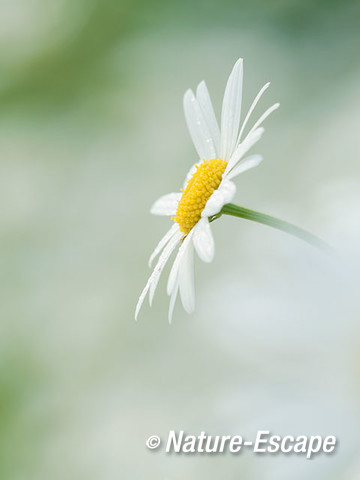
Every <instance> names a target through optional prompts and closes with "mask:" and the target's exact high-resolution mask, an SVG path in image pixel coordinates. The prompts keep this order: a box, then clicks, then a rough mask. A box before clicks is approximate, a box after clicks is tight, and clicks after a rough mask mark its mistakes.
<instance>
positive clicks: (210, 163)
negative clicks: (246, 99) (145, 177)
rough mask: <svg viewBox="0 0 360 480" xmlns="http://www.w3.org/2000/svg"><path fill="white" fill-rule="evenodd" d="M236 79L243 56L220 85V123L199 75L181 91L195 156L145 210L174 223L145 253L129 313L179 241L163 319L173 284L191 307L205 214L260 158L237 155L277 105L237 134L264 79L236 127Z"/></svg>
mask: <svg viewBox="0 0 360 480" xmlns="http://www.w3.org/2000/svg"><path fill="white" fill-rule="evenodd" d="M242 84H243V60H242V59H241V58H240V59H239V60H238V61H237V62H236V63H235V65H234V68H233V70H232V72H231V74H230V76H229V79H228V82H227V85H226V88H225V93H224V99H223V104H222V111H221V125H220V127H219V125H218V122H217V120H216V117H215V113H214V109H213V106H212V103H211V100H210V96H209V92H208V90H207V87H206V84H205V82H204V81H202V82H201V83H200V84H199V85H198V87H197V89H196V95H195V94H194V93H193V92H192V90H188V91H187V92H186V93H185V95H184V111H185V118H186V123H187V126H188V129H189V132H190V136H191V138H192V140H193V143H194V146H195V149H196V151H197V154H198V158H199V161H198V163H196V164H195V165H194V166H193V167H192V168H191V169H190V171H189V173H188V175H187V177H186V180H185V184H184V189H182V191H181V192H180V193H169V194H168V195H164V196H162V197H160V198H159V199H158V200H157V201H156V202H155V203H154V205H153V206H152V208H151V213H153V214H155V215H167V216H170V217H171V220H172V221H173V222H174V223H173V225H172V227H171V228H170V230H169V231H168V232H167V233H166V234H165V236H164V237H163V238H162V239H161V240H160V242H159V244H158V245H157V247H156V248H155V250H154V252H153V253H152V255H151V257H150V261H149V265H150V266H151V264H152V262H153V260H154V259H155V258H156V257H157V256H158V255H159V254H160V257H159V260H158V262H157V264H156V266H155V268H154V270H153V273H152V274H151V276H150V278H149V280H148V282H147V284H146V285H145V288H144V290H143V291H142V293H141V295H140V298H139V301H138V304H137V306H136V312H135V318H137V315H138V313H139V310H140V308H141V305H142V303H143V301H144V299H145V297H146V295H147V293H148V292H149V301H150V305H151V303H152V300H153V297H154V293H155V290H156V287H157V285H158V282H159V279H160V276H161V273H162V271H163V269H164V267H165V265H166V263H167V261H168V259H169V258H170V256H171V254H172V253H173V251H174V250H175V249H176V248H177V247H178V246H179V245H180V247H179V249H178V252H177V255H176V258H175V261H174V263H173V266H172V268H171V271H170V275H169V279H168V284H167V293H168V295H170V308H169V321H170V322H171V318H172V314H173V310H174V305H175V301H176V297H177V294H178V291H179V290H180V296H181V301H182V304H183V306H184V309H185V310H186V311H187V312H188V313H191V312H192V311H193V310H194V308H195V289H194V262H193V255H194V249H195V250H196V253H197V254H198V255H199V257H200V258H201V259H202V260H203V261H204V262H211V261H212V259H213V257H214V252H215V245H214V240H213V236H212V233H211V229H210V224H209V219H210V218H211V217H213V216H214V215H216V214H218V213H219V212H220V211H221V209H222V208H223V206H224V205H226V204H227V203H229V202H231V200H232V199H233V197H234V195H235V192H236V187H235V184H234V183H233V181H232V179H233V178H235V177H236V176H237V175H239V174H240V173H243V172H245V171H246V170H249V169H250V168H253V167H256V166H257V165H259V164H260V163H261V161H262V157H261V156H260V155H252V156H249V157H247V158H243V157H244V155H245V154H246V153H247V152H248V151H249V150H250V148H251V147H252V146H253V145H254V144H255V143H256V142H257V141H258V140H260V138H261V136H262V134H263V132H264V129H263V128H262V127H260V125H261V124H262V122H263V121H264V120H265V118H266V117H268V115H270V113H271V112H273V111H274V110H276V109H277V108H278V106H279V104H278V103H277V104H275V105H273V106H272V107H270V108H269V109H268V110H266V112H265V113H264V114H263V115H262V116H261V117H260V118H259V120H258V121H257V122H255V124H254V126H253V127H252V128H251V129H250V131H249V132H248V133H247V135H246V136H245V138H244V139H243V140H242V136H243V133H244V130H245V127H246V125H247V123H248V120H249V118H250V115H251V113H252V111H253V110H254V108H255V106H256V104H257V103H258V101H259V99H260V97H261V96H262V94H263V93H264V91H265V90H266V89H267V88H268V86H269V83H267V84H266V85H264V87H263V88H262V89H261V90H260V92H259V93H258V95H257V96H256V98H255V100H254V101H253V103H252V105H251V107H250V109H249V111H248V113H247V115H246V116H245V119H244V121H243V123H242V125H241V127H240V117H241V100H242Z"/></svg>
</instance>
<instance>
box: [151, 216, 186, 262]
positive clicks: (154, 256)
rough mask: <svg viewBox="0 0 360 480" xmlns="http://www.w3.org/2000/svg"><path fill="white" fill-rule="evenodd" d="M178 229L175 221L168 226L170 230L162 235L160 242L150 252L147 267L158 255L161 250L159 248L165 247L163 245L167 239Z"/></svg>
mask: <svg viewBox="0 0 360 480" xmlns="http://www.w3.org/2000/svg"><path fill="white" fill-rule="evenodd" d="M178 229H179V225H178V224H177V223H174V225H173V226H172V227H171V228H170V230H168V231H167V232H166V233H165V235H164V236H163V238H162V239H161V240H160V242H159V243H158V244H157V246H156V248H155V250H154V251H153V253H152V254H151V256H150V258H149V267H151V264H152V262H153V260H154V259H155V258H156V257H157V256H158V255H159V253H160V252H161V250H162V249H163V248H164V247H165V245H166V244H167V243H168V241H169V240H170V238H171V237H172V236H173V235H175V232H176V231H177V230H178Z"/></svg>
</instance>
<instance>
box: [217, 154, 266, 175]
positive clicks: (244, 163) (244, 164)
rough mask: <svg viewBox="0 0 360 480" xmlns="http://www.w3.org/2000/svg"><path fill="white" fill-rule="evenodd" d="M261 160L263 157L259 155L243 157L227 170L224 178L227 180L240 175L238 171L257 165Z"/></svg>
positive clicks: (242, 171)
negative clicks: (229, 170)
mask: <svg viewBox="0 0 360 480" xmlns="http://www.w3.org/2000/svg"><path fill="white" fill-rule="evenodd" d="M262 160H263V159H262V156H261V155H252V156H251V157H247V158H244V159H243V160H241V162H240V163H238V164H237V165H236V167H234V168H233V169H232V170H231V172H229V174H228V175H226V178H227V179H228V180H230V179H232V178H235V177H237V176H238V175H240V173H244V172H246V171H247V170H250V169H251V168H254V167H257V166H258V165H260V163H261V162H262Z"/></svg>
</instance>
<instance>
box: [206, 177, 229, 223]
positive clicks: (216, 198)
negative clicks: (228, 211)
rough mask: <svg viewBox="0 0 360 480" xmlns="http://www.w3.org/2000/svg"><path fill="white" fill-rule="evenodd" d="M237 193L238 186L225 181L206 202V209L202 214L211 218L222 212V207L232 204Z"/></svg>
mask: <svg viewBox="0 0 360 480" xmlns="http://www.w3.org/2000/svg"><path fill="white" fill-rule="evenodd" d="M235 193H236V185H235V184H234V182H232V181H231V180H227V179H225V180H223V181H222V182H221V184H220V186H219V188H218V189H217V190H215V192H214V193H213V194H212V195H211V197H210V198H209V200H208V201H207V202H206V205H205V208H204V210H203V211H202V213H201V216H202V217H211V216H212V215H216V214H217V213H219V212H220V210H221V209H222V207H223V206H224V205H226V204H227V203H230V202H231V200H232V199H233V198H234V195H235Z"/></svg>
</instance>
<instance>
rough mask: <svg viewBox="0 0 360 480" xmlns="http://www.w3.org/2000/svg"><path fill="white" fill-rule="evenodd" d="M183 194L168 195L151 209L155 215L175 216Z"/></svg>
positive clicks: (158, 200) (157, 201) (161, 198)
mask: <svg viewBox="0 0 360 480" xmlns="http://www.w3.org/2000/svg"><path fill="white" fill-rule="evenodd" d="M181 195H182V193H181V192H180V193H177V192H176V193H168V194H167V195H163V196H162V197H160V198H158V199H157V200H156V202H155V203H154V205H153V206H152V207H151V209H150V213H152V214H153V215H175V213H176V209H177V206H178V203H179V200H180V198H181Z"/></svg>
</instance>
